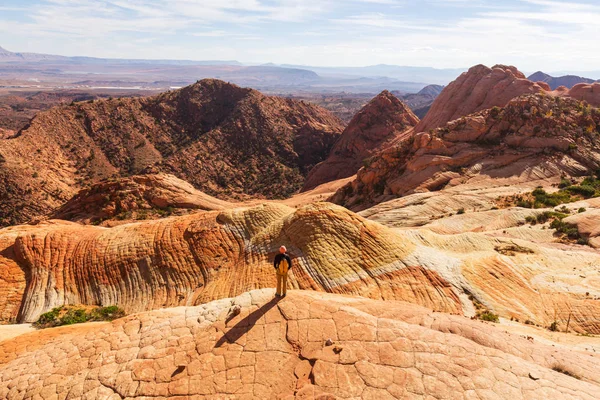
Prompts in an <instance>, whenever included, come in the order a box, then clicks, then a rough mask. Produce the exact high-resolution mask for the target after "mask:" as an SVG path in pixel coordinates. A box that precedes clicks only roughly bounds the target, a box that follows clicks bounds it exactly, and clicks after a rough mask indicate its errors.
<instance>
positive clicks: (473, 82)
mask: <svg viewBox="0 0 600 400" xmlns="http://www.w3.org/2000/svg"><path fill="white" fill-rule="evenodd" d="M546 89H547V90H549V87H548V86H543V85H542V86H541V85H539V84H537V83H534V82H531V81H529V80H528V79H527V78H525V75H523V73H521V72H520V71H519V70H517V69H516V68H515V67H512V66H505V65H495V66H493V67H492V68H488V67H486V66H485V65H476V66H474V67H472V68H470V69H469V71H467V72H464V73H463V74H462V75H460V76H459V77H458V78H457V79H456V80H455V81H453V82H452V83H450V84H449V85H448V86H446V87H445V88H444V90H443V91H442V92H441V93H440V95H439V96H438V97H437V98H436V100H435V101H434V102H433V105H432V106H431V109H430V110H429V112H428V113H427V115H426V116H425V118H423V120H421V122H420V123H419V124H418V125H417V126H416V128H415V132H427V131H429V130H430V129H435V128H439V127H441V126H444V125H445V124H446V123H448V122H450V121H452V120H455V119H457V118H460V117H464V116H466V115H469V114H472V113H475V112H478V111H481V110H485V109H488V108H492V107H494V106H497V107H504V106H505V105H506V104H508V102H509V101H510V100H512V99H514V98H515V97H518V96H520V95H523V94H533V93H539V92H542V91H545V90H546Z"/></svg>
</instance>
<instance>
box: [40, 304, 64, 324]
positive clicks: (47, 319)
mask: <svg viewBox="0 0 600 400" xmlns="http://www.w3.org/2000/svg"><path fill="white" fill-rule="evenodd" d="M61 310H62V307H55V308H53V309H52V310H51V311H48V312H46V313H44V314H42V315H40V318H39V319H38V320H37V322H35V323H34V325H35V324H40V325H47V324H51V323H54V322H55V321H56V320H57V319H58V314H59V313H60V312H61Z"/></svg>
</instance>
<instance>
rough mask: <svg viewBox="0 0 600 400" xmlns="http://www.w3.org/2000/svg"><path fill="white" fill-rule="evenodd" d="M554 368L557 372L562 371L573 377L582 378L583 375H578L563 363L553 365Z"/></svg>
mask: <svg viewBox="0 0 600 400" xmlns="http://www.w3.org/2000/svg"><path fill="white" fill-rule="evenodd" d="M552 370H553V371H556V372H560V373H561V374H565V375H568V376H570V377H572V378H575V379H579V380H581V377H580V376H579V375H577V374H576V373H574V372H572V371H569V370H568V369H567V368H566V367H565V366H563V365H561V364H554V365H553V366H552Z"/></svg>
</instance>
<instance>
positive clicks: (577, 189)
mask: <svg viewBox="0 0 600 400" xmlns="http://www.w3.org/2000/svg"><path fill="white" fill-rule="evenodd" d="M565 190H568V191H569V192H571V193H576V194H579V195H582V196H583V197H585V198H586V199H588V198H590V197H594V195H595V194H596V189H595V188H594V187H592V186H590V185H572V186H569V187H567V188H566V189H565Z"/></svg>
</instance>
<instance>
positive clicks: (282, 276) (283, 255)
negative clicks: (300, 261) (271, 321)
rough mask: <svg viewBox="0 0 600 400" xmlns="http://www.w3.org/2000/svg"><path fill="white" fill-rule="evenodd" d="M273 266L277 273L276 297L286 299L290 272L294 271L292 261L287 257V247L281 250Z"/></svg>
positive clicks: (282, 247)
mask: <svg viewBox="0 0 600 400" xmlns="http://www.w3.org/2000/svg"><path fill="white" fill-rule="evenodd" d="M273 266H274V267H275V271H276V272H277V291H276V292H275V296H281V297H285V294H286V292H287V277H288V271H289V270H290V269H292V259H291V258H290V256H288V255H287V249H286V248H285V246H281V247H280V248H279V254H277V255H276V256H275V260H274V261H273Z"/></svg>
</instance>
